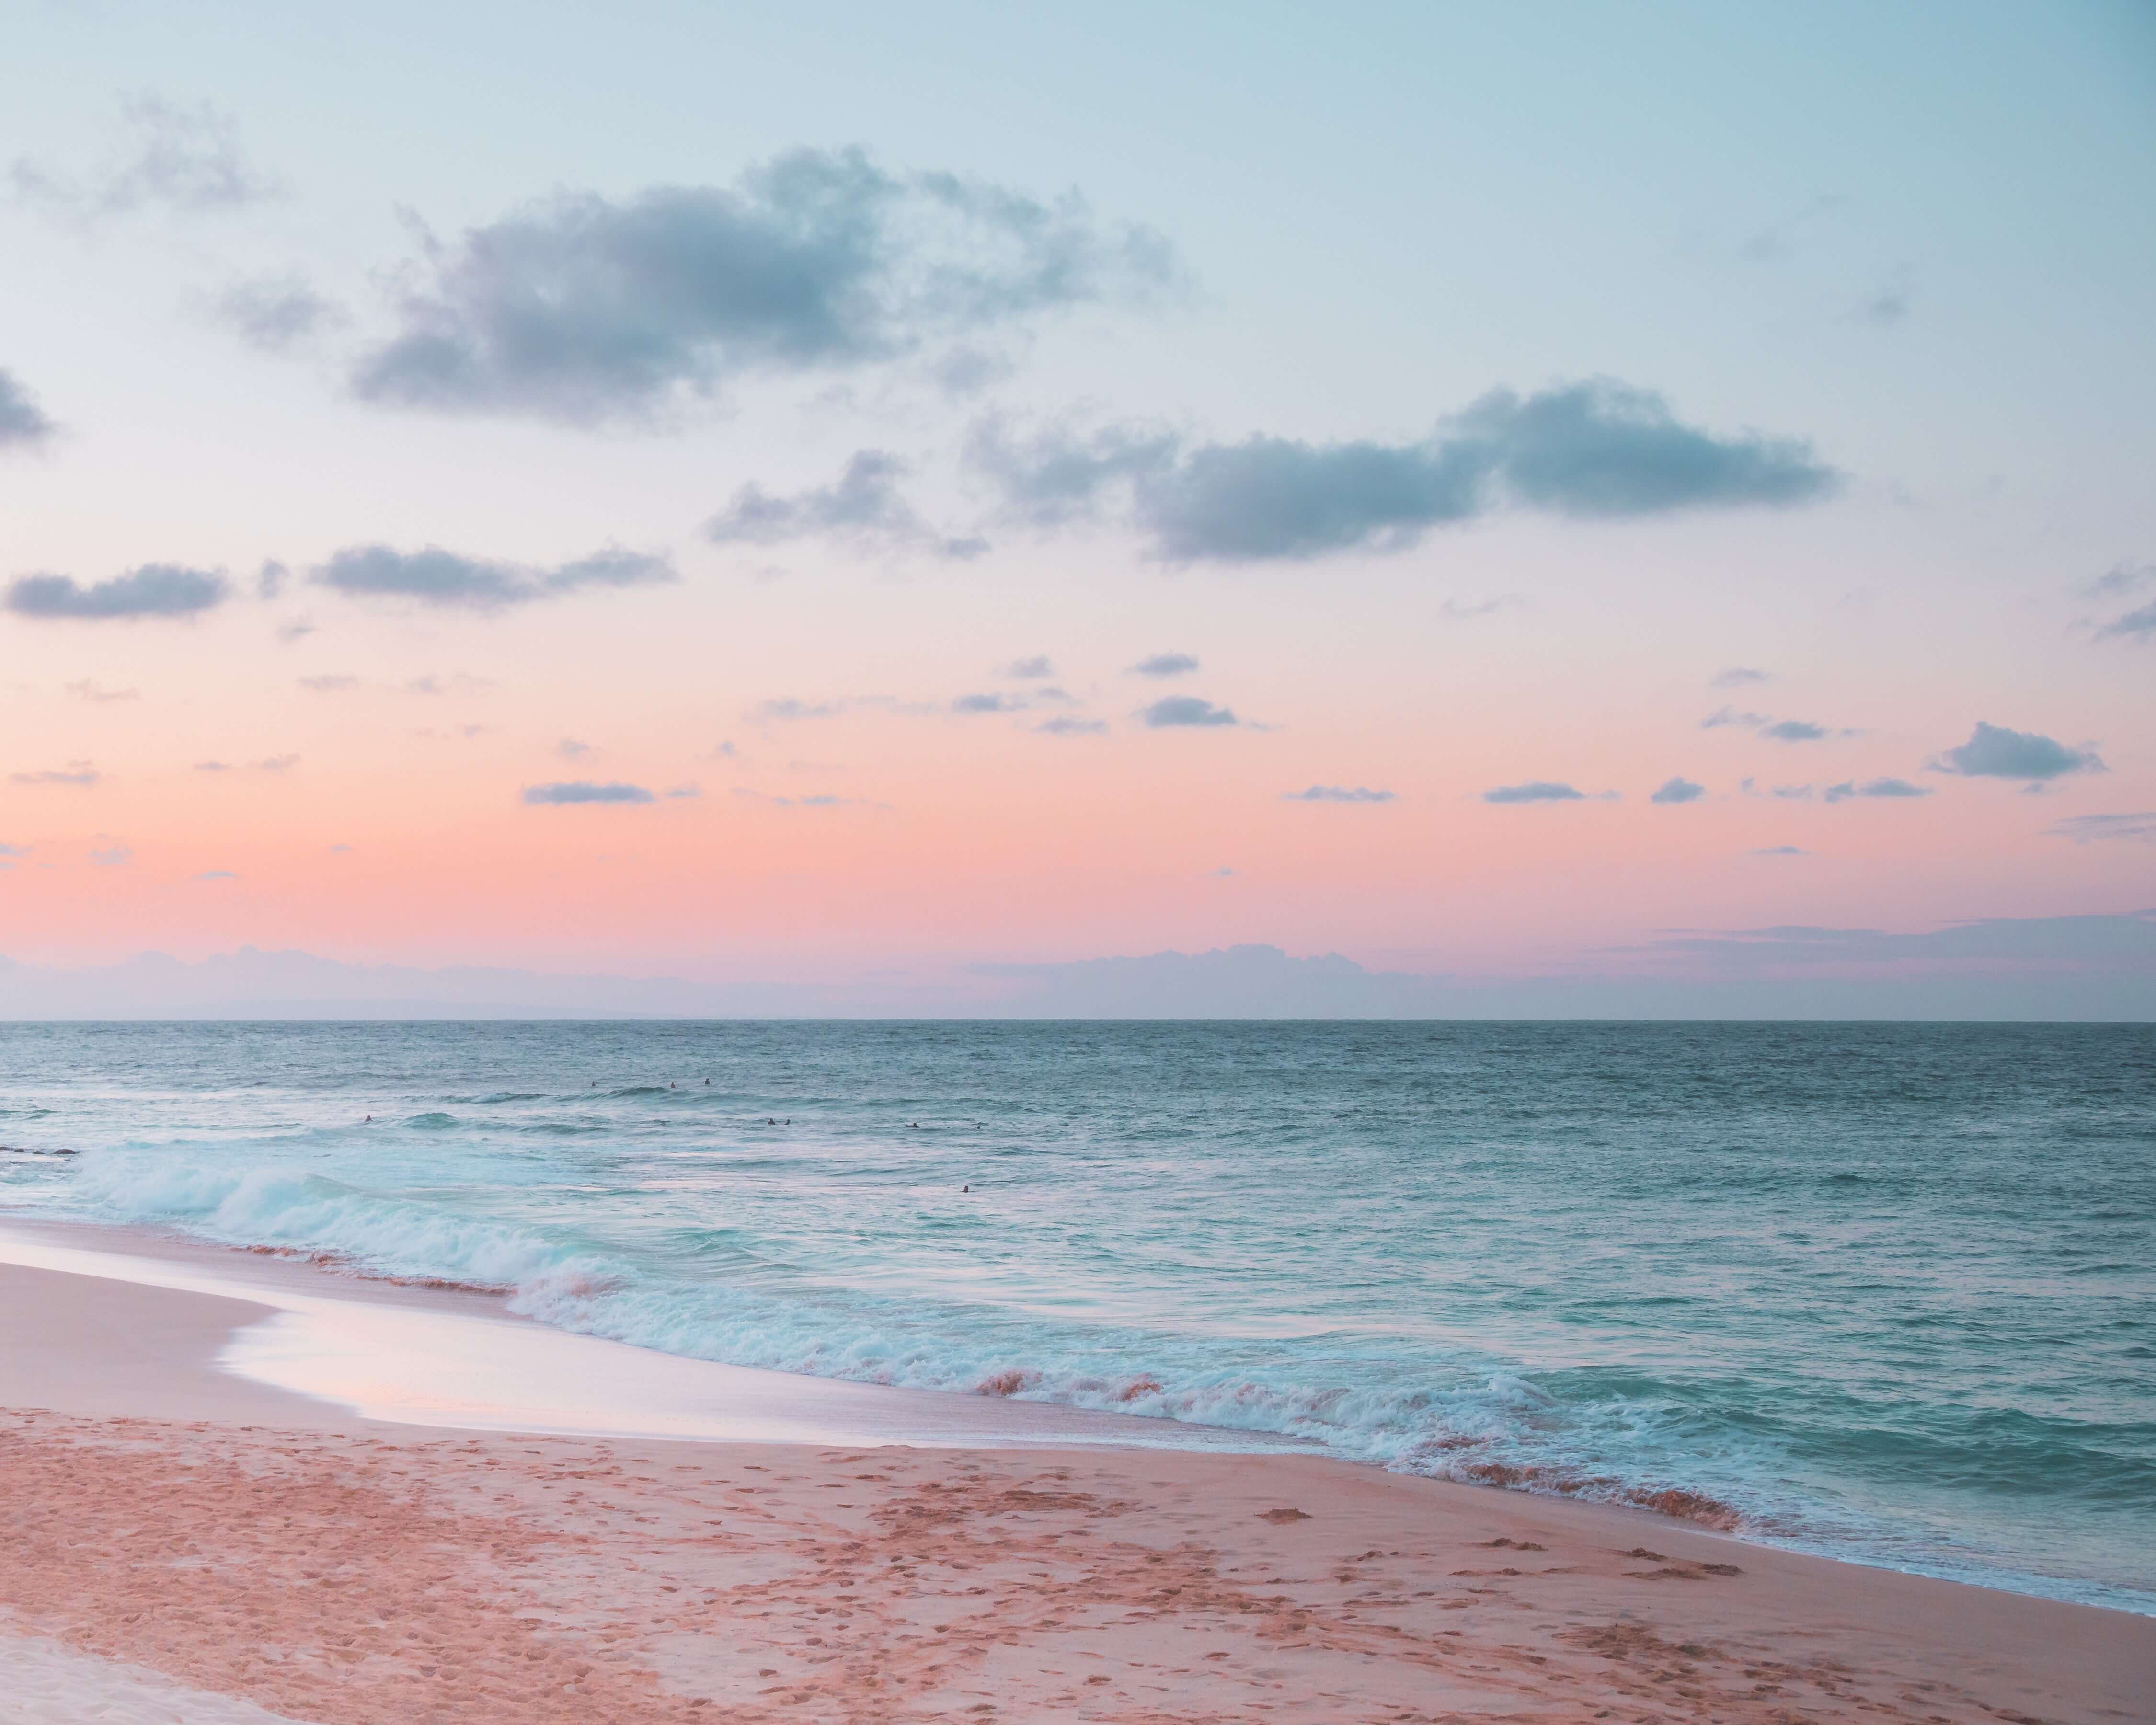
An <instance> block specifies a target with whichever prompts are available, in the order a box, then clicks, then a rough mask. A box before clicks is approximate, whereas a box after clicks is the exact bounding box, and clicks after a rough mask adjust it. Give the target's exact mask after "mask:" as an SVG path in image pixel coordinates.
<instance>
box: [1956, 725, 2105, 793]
mask: <svg viewBox="0 0 2156 1725" xmlns="http://www.w3.org/2000/svg"><path fill="white" fill-rule="evenodd" d="M1930 765H1931V768H1932V770H1933V772H1934V773H1961V774H1963V776H1965V777H1968V778H2025V779H2028V780H2030V781H2031V782H2032V783H2044V782H2046V781H2047V780H2050V779H2054V778H2062V777H2064V776H2065V775H2066V774H2067V773H2101V772H2102V771H2103V770H2104V765H2103V762H2102V760H2100V759H2099V758H2097V752H2096V751H2095V750H2094V749H2093V748H2091V747H2087V746H2084V747H2080V748H2068V747H2066V745H2065V744H2064V743H2062V742H2056V741H2055V740H2053V739H2052V738H2051V737H2045V736H2041V735H2040V734H2039V733H2038V732H2034V731H2010V730H2008V729H2007V728H2006V727H2005V726H2003V725H1989V724H1986V723H1984V721H1982V720H1980V719H1979V721H1977V726H1976V729H1975V730H1974V731H1973V732H1970V733H1969V741H1968V742H1964V743H1963V744H1961V745H1959V746H1958V747H1954V748H1950V749H1948V750H1945V751H1944V752H1942V753H1940V754H1938V755H1937V756H1935V757H1933V760H1932V761H1931V762H1930Z"/></svg>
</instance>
